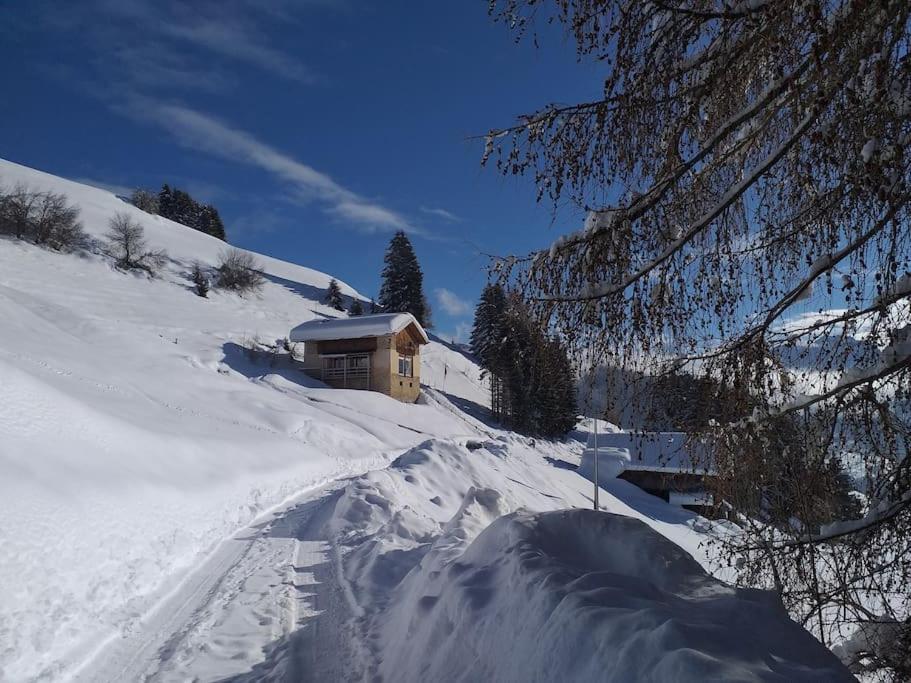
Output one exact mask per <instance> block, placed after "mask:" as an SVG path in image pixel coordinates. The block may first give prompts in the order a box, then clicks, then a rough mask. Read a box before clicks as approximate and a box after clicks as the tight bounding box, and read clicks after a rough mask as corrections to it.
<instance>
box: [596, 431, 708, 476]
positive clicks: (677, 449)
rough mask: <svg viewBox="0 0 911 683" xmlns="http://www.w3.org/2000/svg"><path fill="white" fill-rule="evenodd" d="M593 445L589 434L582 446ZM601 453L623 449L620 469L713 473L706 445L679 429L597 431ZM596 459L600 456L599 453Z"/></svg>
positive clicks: (673, 472) (672, 472) (621, 450)
mask: <svg viewBox="0 0 911 683" xmlns="http://www.w3.org/2000/svg"><path fill="white" fill-rule="evenodd" d="M594 445H595V435H594V434H589V436H588V443H587V444H586V447H585V450H586V451H590V450H592V449H593V448H594ZM598 449H599V451H601V453H605V452H607V453H612V452H624V453H625V454H626V458H628V461H627V462H625V463H624V467H623V469H624V470H640V471H645V472H666V473H670V474H675V473H676V474H685V473H692V474H714V473H715V472H714V464H713V463H712V462H711V456H710V451H709V448H708V447H707V446H706V445H704V444H696V443H693V442H690V443H687V442H686V434H684V433H683V432H614V433H602V434H598ZM599 461H600V457H599Z"/></svg>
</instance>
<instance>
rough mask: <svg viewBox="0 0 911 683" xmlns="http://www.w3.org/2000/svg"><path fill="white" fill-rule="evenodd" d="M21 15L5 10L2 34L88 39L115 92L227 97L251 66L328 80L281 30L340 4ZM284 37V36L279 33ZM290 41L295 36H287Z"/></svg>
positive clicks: (97, 1)
mask: <svg viewBox="0 0 911 683" xmlns="http://www.w3.org/2000/svg"><path fill="white" fill-rule="evenodd" d="M17 4H18V5H22V7H17V9H16V12H12V11H7V10H5V9H4V8H3V7H0V35H3V34H4V33H5V34H7V35H9V36H10V37H16V38H21V39H23V40H24V39H27V38H26V37H27V36H29V35H31V34H32V33H41V34H56V35H57V36H72V35H75V34H78V35H79V36H81V37H82V38H83V40H84V42H83V43H80V47H81V48H83V49H86V48H87V49H88V55H87V58H88V62H89V63H90V64H91V69H90V70H89V71H90V72H89V73H86V72H85V70H84V69H83V71H82V72H81V73H78V74H76V75H78V76H79V77H80V78H84V79H87V80H94V81H97V82H98V83H99V84H104V85H107V86H111V87H122V86H123V85H128V86H131V87H134V88H143V89H151V88H154V89H158V90H165V91H168V90H174V89H175V88H192V89H194V90H197V91H198V90H204V91H207V92H220V91H223V90H226V89H228V88H230V87H233V86H234V85H236V84H237V83H238V79H237V78H236V77H235V75H234V70H235V69H234V67H236V65H238V64H242V65H249V66H251V67H254V68H256V69H259V70H260V71H262V72H264V73H267V74H269V75H271V76H274V77H276V78H280V79H284V80H288V81H293V82H296V83H302V84H312V83H316V82H319V81H321V80H324V79H323V77H322V76H321V75H319V74H317V73H316V72H315V71H314V70H313V69H312V68H311V67H310V66H308V65H307V64H306V63H305V62H304V60H302V59H301V58H300V56H299V55H298V54H296V53H297V52H298V51H299V46H300V43H297V42H291V43H289V42H288V40H285V41H284V44H281V43H276V40H275V36H276V31H275V29H276V28H277V27H280V26H282V25H287V24H289V23H295V22H300V21H302V20H303V18H304V17H305V16H306V15H307V12H309V11H311V10H313V9H314V8H315V7H319V6H322V7H324V8H326V9H330V8H335V7H337V6H343V3H336V2H315V1H313V0H307V1H304V2H299V1H291V0H270V1H269V2H261V1H253V0H193V2H186V0H83V1H82V2H79V3H61V2H57V1H56V0H30V2H28V3H17ZM279 35H281V33H280V32H279ZM284 35H286V36H287V35H288V34H287V32H285V34H284Z"/></svg>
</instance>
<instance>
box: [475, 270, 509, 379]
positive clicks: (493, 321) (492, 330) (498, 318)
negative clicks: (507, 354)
mask: <svg viewBox="0 0 911 683" xmlns="http://www.w3.org/2000/svg"><path fill="white" fill-rule="evenodd" d="M505 312H506V293H505V292H504V291H503V287H502V286H501V285H499V284H495V283H490V284H488V285H487V286H486V287H485V288H484V291H483V292H481V298H480V300H479V301H478V305H477V307H476V308H475V312H474V324H473V325H472V327H471V338H470V340H469V344H470V346H471V352H472V353H473V354H474V355H475V356H476V357H477V358H478V361H479V362H480V364H481V367H482V368H484V370H486V371H488V372H490V371H491V370H492V360H493V359H492V353H493V350H494V349H495V348H496V346H497V345H498V344H499V342H500V339H501V338H502V336H503V332H502V329H503V315H504V313H505Z"/></svg>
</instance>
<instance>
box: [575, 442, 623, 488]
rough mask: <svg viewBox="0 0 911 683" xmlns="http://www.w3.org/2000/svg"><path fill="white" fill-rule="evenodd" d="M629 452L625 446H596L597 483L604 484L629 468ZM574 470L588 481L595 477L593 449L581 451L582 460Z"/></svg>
mask: <svg viewBox="0 0 911 683" xmlns="http://www.w3.org/2000/svg"><path fill="white" fill-rule="evenodd" d="M629 464H630V454H629V450H628V449H626V448H615V447H613V446H604V447H599V448H598V484H599V485H606V484H607V483H608V482H609V481H610V480H611V479H616V478H617V477H619V476H620V475H621V474H623V472H624V471H625V470H627V469H629ZM576 471H577V472H578V473H579V474H581V475H582V476H583V477H585V478H586V479H588V480H589V481H594V478H595V449H594V448H586V449H585V450H584V451H582V461H581V462H580V463H579V467H578V468H577V469H576Z"/></svg>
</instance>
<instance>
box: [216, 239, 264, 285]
mask: <svg viewBox="0 0 911 683" xmlns="http://www.w3.org/2000/svg"><path fill="white" fill-rule="evenodd" d="M264 282H265V278H263V275H262V266H261V265H260V264H259V263H257V261H256V259H255V258H254V257H253V255H252V254H251V253H250V252H248V251H241V250H240V249H227V250H225V251H223V252H222V254H221V257H220V260H219V264H218V278H217V281H216V284H217V285H218V286H219V287H221V288H223V289H231V290H234V291H235V292H239V293H241V294H244V293H246V292H256V291H259V290H260V289H261V288H262V286H263V284H264Z"/></svg>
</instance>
